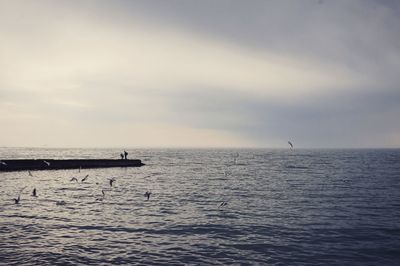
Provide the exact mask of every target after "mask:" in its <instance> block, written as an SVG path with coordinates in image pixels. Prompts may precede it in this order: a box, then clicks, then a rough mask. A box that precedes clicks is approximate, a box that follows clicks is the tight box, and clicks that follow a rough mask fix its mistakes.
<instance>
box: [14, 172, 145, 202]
mask: <svg viewBox="0 0 400 266" xmlns="http://www.w3.org/2000/svg"><path fill="white" fill-rule="evenodd" d="M80 171H81V169H79V172H80ZM28 175H29V176H30V177H33V174H32V173H31V171H28ZM88 178H89V175H88V174H87V175H85V176H84V177H83V178H82V179H81V180H80V181H79V180H78V178H77V177H72V178H71V179H70V182H76V183H79V182H80V183H84V182H85V181H86V180H87V179H88ZM115 181H116V178H115V177H112V178H109V179H108V183H109V185H110V187H112V186H113V184H114V182H115ZM96 184H97V185H98V184H99V183H96ZM25 189H26V187H23V188H22V189H21V190H20V191H19V194H18V197H17V198H14V199H13V200H14V203H15V204H20V201H21V194H22V192H23V191H24V190H25ZM101 193H102V197H101V198H97V199H96V201H103V199H104V198H105V195H106V193H105V190H104V189H102V190H101ZM151 194H152V192H151V191H149V190H148V191H146V192H145V193H144V197H146V200H150V196H151ZM31 196H32V197H35V198H36V197H38V194H37V190H36V188H33V190H32V194H31ZM65 204H66V202H65V201H63V200H61V201H57V202H56V205H65Z"/></svg>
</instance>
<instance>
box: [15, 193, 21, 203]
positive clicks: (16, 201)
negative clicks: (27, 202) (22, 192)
mask: <svg viewBox="0 0 400 266" xmlns="http://www.w3.org/2000/svg"><path fill="white" fill-rule="evenodd" d="M20 200H21V198H20V196H19V195H18V198H16V199H14V202H15V204H19V201H20Z"/></svg>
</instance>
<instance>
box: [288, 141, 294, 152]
mask: <svg viewBox="0 0 400 266" xmlns="http://www.w3.org/2000/svg"><path fill="white" fill-rule="evenodd" d="M287 143H288V144H289V145H290V149H291V150H293V143H292V142H290V141H288V142H287Z"/></svg>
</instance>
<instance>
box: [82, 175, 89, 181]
mask: <svg viewBox="0 0 400 266" xmlns="http://www.w3.org/2000/svg"><path fill="white" fill-rule="evenodd" d="M88 177H89V175H86V176H85V177H84V178H83V179H82V180H81V182H85V181H86V179H87V178H88Z"/></svg>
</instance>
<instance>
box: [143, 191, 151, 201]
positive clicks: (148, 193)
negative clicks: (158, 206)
mask: <svg viewBox="0 0 400 266" xmlns="http://www.w3.org/2000/svg"><path fill="white" fill-rule="evenodd" d="M150 195H151V192H150V191H146V193H144V196H145V197H147V200H149V199H150Z"/></svg>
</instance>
